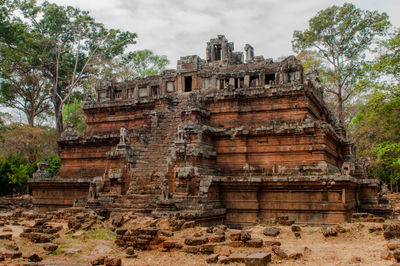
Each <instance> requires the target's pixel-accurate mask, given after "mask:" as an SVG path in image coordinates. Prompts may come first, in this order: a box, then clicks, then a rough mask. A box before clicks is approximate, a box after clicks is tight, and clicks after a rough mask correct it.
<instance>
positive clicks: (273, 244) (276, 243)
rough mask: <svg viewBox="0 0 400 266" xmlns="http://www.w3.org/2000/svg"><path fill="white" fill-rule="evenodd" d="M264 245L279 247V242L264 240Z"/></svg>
mask: <svg viewBox="0 0 400 266" xmlns="http://www.w3.org/2000/svg"><path fill="white" fill-rule="evenodd" d="M264 244H265V245H266V246H280V245H281V242H279V241H277V240H265V241H264Z"/></svg>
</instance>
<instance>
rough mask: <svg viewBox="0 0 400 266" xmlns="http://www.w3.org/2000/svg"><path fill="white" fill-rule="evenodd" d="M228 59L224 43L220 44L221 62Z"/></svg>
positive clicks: (226, 47)
mask: <svg viewBox="0 0 400 266" xmlns="http://www.w3.org/2000/svg"><path fill="white" fill-rule="evenodd" d="M226 59H228V46H227V43H226V42H223V43H222V44H221V60H222V61H223V60H226Z"/></svg>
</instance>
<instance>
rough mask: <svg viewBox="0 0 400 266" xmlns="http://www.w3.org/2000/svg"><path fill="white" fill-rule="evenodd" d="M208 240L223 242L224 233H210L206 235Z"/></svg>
mask: <svg viewBox="0 0 400 266" xmlns="http://www.w3.org/2000/svg"><path fill="white" fill-rule="evenodd" d="M208 241H210V242H224V241H225V236H224V235H210V236H208Z"/></svg>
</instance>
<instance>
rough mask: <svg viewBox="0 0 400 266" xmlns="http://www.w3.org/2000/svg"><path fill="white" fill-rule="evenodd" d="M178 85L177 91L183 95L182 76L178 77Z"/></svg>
mask: <svg viewBox="0 0 400 266" xmlns="http://www.w3.org/2000/svg"><path fill="white" fill-rule="evenodd" d="M177 83H178V84H177V85H178V86H177V87H176V91H177V92H178V93H182V75H179V76H178V82H177Z"/></svg>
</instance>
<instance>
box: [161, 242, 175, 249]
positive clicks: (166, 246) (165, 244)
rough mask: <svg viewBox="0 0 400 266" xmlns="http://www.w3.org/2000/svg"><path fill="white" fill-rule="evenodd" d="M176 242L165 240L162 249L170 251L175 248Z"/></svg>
mask: <svg viewBox="0 0 400 266" xmlns="http://www.w3.org/2000/svg"><path fill="white" fill-rule="evenodd" d="M175 244H176V242H175V241H172V240H167V241H164V242H163V247H164V248H167V249H171V248H174V247H175Z"/></svg>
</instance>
